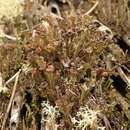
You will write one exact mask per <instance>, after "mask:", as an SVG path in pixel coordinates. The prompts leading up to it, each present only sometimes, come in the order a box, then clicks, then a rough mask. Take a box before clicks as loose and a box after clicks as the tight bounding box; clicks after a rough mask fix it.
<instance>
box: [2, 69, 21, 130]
mask: <svg viewBox="0 0 130 130" xmlns="http://www.w3.org/2000/svg"><path fill="white" fill-rule="evenodd" d="M20 72H21V69H20V70H19V71H18V72H17V76H16V78H15V83H14V86H13V90H12V95H11V98H10V101H9V104H8V107H7V110H6V114H5V117H4V120H3V123H2V128H1V130H4V129H5V124H6V120H7V118H8V115H9V111H10V108H11V105H12V102H13V98H14V95H15V91H16V87H17V83H18V78H19V74H20Z"/></svg>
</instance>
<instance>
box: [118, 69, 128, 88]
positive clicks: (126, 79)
mask: <svg viewBox="0 0 130 130" xmlns="http://www.w3.org/2000/svg"><path fill="white" fill-rule="evenodd" d="M117 71H118V73H119V75H120V77H121V78H122V80H123V81H124V82H125V83H126V84H127V86H128V87H130V80H129V79H128V77H127V76H126V74H125V73H124V72H123V70H122V69H121V67H118V68H117Z"/></svg>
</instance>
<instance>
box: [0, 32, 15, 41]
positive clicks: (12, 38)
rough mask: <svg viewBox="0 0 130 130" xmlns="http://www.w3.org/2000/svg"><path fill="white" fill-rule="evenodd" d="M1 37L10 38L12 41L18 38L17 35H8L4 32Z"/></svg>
mask: <svg viewBox="0 0 130 130" xmlns="http://www.w3.org/2000/svg"><path fill="white" fill-rule="evenodd" d="M0 37H5V38H7V39H10V40H12V41H16V40H17V38H16V37H13V36H10V35H7V34H2V35H0Z"/></svg>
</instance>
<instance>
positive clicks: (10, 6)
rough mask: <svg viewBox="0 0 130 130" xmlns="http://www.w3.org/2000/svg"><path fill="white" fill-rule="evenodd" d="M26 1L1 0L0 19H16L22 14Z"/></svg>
mask: <svg viewBox="0 0 130 130" xmlns="http://www.w3.org/2000/svg"><path fill="white" fill-rule="evenodd" d="M23 1H24V0H0V19H1V18H2V17H3V16H6V17H8V18H12V17H16V16H17V15H19V14H21V12H22V5H21V4H22V3H23Z"/></svg>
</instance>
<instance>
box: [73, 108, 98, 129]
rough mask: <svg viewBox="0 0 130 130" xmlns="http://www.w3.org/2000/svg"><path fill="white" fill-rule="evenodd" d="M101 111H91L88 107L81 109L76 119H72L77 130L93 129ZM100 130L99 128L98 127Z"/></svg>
mask: <svg viewBox="0 0 130 130" xmlns="http://www.w3.org/2000/svg"><path fill="white" fill-rule="evenodd" d="M98 113H99V111H95V110H91V109H89V108H88V106H84V107H80V109H79V111H78V112H77V114H76V117H73V118H71V121H72V123H73V124H74V127H75V129H76V130H86V129H87V128H88V127H90V128H92V127H93V126H94V125H95V123H97V121H98V117H97V115H98ZM97 128H98V127H97Z"/></svg>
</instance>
